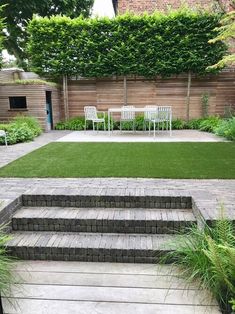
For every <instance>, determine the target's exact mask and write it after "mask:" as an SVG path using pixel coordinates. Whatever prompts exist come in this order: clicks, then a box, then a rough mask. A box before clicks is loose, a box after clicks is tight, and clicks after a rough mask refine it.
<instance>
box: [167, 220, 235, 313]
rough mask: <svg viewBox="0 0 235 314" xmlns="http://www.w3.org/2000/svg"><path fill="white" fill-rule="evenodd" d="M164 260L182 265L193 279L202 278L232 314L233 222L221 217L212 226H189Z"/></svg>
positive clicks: (234, 280) (234, 278)
mask: <svg viewBox="0 0 235 314" xmlns="http://www.w3.org/2000/svg"><path fill="white" fill-rule="evenodd" d="M172 246H173V251H172V252H170V253H168V254H167V256H166V257H165V258H164V260H167V259H168V260H169V259H170V260H173V261H174V264H175V265H178V266H180V268H181V270H182V272H181V273H182V275H183V277H184V278H186V279H187V280H189V282H194V281H195V280H196V281H198V280H199V284H200V286H201V287H202V288H206V289H208V290H210V291H211V292H212V295H213V296H214V297H215V298H216V299H217V301H218V302H219V304H220V306H221V308H222V310H223V313H230V311H231V305H230V304H229V301H230V300H231V299H232V298H234V297H235V230H234V225H233V223H232V222H231V221H229V220H226V219H224V218H221V219H220V220H218V221H216V222H215V223H213V224H212V225H211V226H205V228H204V229H203V230H199V229H198V227H197V226H195V227H193V228H191V229H189V234H188V235H187V236H185V235H182V236H181V237H179V238H178V239H177V243H174V244H173V245H172Z"/></svg>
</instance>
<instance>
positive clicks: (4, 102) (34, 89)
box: [0, 84, 61, 129]
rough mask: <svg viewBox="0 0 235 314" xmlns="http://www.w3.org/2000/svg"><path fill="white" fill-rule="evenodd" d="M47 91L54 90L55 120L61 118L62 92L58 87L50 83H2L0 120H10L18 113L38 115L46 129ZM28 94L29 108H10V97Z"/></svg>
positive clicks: (0, 89)
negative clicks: (60, 92)
mask: <svg viewBox="0 0 235 314" xmlns="http://www.w3.org/2000/svg"><path fill="white" fill-rule="evenodd" d="M46 91H52V105H53V120H54V123H57V122H58V121H59V120H60V119H61V108H60V94H59V90H58V88H56V87H52V86H49V85H19V84H2V85H0V121H9V120H11V119H12V118H13V117H14V116H16V115H18V114H23V115H27V116H34V117H36V118H37V119H38V120H39V122H40V124H41V126H42V127H43V129H46V96H45V92H46ZM11 96H13V97H16V96H26V100H27V110H10V107H9V97H11Z"/></svg>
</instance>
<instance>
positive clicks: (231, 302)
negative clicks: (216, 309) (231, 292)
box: [230, 299, 235, 310]
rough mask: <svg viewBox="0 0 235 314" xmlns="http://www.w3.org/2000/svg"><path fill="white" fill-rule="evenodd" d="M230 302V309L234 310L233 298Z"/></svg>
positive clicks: (234, 300)
mask: <svg viewBox="0 0 235 314" xmlns="http://www.w3.org/2000/svg"><path fill="white" fill-rule="evenodd" d="M230 304H231V305H232V310H235V299H232V300H231V301H230Z"/></svg>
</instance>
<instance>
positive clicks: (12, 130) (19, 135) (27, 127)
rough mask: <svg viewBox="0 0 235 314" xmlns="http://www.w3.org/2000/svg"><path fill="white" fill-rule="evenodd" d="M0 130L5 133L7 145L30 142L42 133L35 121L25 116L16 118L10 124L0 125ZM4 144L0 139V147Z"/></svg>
mask: <svg viewBox="0 0 235 314" xmlns="http://www.w3.org/2000/svg"><path fill="white" fill-rule="evenodd" d="M0 129H1V130H4V131H6V132H7V142H8V144H9V145H13V144H16V143H21V142H28V141H32V140H33V139H34V138H35V137H36V136H38V135H40V134H41V132H42V129H41V127H40V125H39V123H38V121H37V119H35V118H33V117H25V116H17V117H15V118H14V119H13V121H12V122H10V123H7V124H0ZM4 144H5V142H4V138H3V137H0V145H4Z"/></svg>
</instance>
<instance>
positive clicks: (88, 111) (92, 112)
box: [84, 106, 98, 120]
mask: <svg viewBox="0 0 235 314" xmlns="http://www.w3.org/2000/svg"><path fill="white" fill-rule="evenodd" d="M84 113H85V120H94V119H97V118H98V117H97V109H96V107H95V106H85V107H84Z"/></svg>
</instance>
